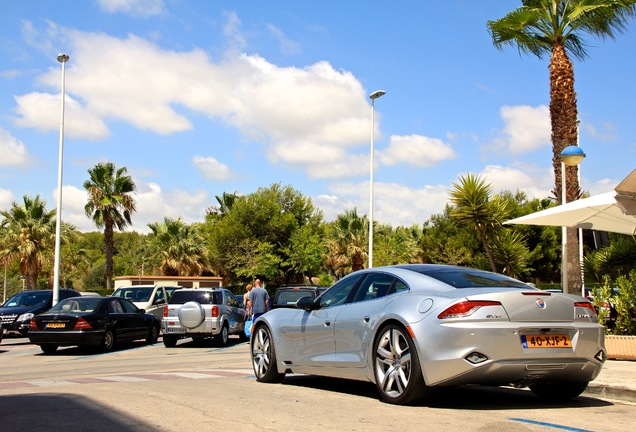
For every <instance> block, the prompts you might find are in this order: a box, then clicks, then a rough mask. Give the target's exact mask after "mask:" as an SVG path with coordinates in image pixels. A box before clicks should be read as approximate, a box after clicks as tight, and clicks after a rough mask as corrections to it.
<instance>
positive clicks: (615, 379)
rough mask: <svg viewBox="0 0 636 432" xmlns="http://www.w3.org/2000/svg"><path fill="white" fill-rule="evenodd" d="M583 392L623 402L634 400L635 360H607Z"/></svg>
mask: <svg viewBox="0 0 636 432" xmlns="http://www.w3.org/2000/svg"><path fill="white" fill-rule="evenodd" d="M585 394H587V395H590V396H597V397H602V398H607V399H617V400H621V401H625V402H636V362H635V361H630V360H607V361H606V362H605V365H604V366H603V370H602V371H601V373H600V375H599V376H598V377H597V378H596V379H595V380H594V381H592V382H591V383H590V384H589V385H588V387H587V390H586V391H585Z"/></svg>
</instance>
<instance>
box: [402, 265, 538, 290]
mask: <svg viewBox="0 0 636 432" xmlns="http://www.w3.org/2000/svg"><path fill="white" fill-rule="evenodd" d="M405 268H406V269H408V270H411V271H415V272H418V273H421V274H423V275H426V276H428V277H431V278H433V279H437V280H438V281H440V282H443V283H445V284H447V285H450V286H452V287H453V288H493V287H494V288H521V289H532V290H534V289H537V288H534V287H531V286H530V285H527V284H525V283H523V282H521V281H518V280H516V279H513V278H510V277H508V276H504V275H501V274H497V273H491V272H487V271H482V270H475V269H470V268H459V267H454V268H450V269H449V268H445V267H431V268H428V267H424V266H413V267H405Z"/></svg>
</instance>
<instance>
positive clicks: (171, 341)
mask: <svg viewBox="0 0 636 432" xmlns="http://www.w3.org/2000/svg"><path fill="white" fill-rule="evenodd" d="M177 340H179V338H178V336H173V335H163V344H164V345H165V346H166V348H174V347H176V346H177Z"/></svg>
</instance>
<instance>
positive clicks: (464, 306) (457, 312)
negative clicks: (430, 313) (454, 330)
mask: <svg viewBox="0 0 636 432" xmlns="http://www.w3.org/2000/svg"><path fill="white" fill-rule="evenodd" d="M484 306H501V303H500V302H498V301H464V302H461V303H457V304H454V305H452V306H451V307H449V308H447V309H446V310H444V312H442V313H441V314H439V315H437V318H439V319H445V318H461V317H467V316H469V315H472V314H473V313H475V311H476V310H477V309H479V308H481V307H484Z"/></svg>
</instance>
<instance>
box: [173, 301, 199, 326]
mask: <svg viewBox="0 0 636 432" xmlns="http://www.w3.org/2000/svg"><path fill="white" fill-rule="evenodd" d="M204 319H205V311H204V310H203V307H201V305H200V304H199V303H197V302H193V301H191V302H187V303H186V304H184V305H183V306H181V307H180V308H179V321H180V322H181V325H182V326H184V327H186V328H189V329H193V328H195V327H198V326H200V325H201V323H202V322H203V320H204Z"/></svg>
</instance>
